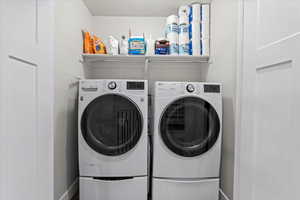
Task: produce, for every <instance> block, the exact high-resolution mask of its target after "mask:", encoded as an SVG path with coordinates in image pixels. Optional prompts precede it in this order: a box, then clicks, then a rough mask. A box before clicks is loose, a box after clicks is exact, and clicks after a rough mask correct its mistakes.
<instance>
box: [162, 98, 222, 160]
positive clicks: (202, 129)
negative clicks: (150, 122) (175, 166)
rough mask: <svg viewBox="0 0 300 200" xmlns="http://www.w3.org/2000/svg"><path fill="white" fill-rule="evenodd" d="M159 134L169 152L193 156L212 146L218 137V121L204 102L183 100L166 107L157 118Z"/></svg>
mask: <svg viewBox="0 0 300 200" xmlns="http://www.w3.org/2000/svg"><path fill="white" fill-rule="evenodd" d="M160 134H161V137H162V139H163V141H164V143H165V144H166V146H167V147H168V148H169V149H170V150H171V151H172V152H174V153H176V154H178V155H180V156H184V157H194V156H198V155H201V154H204V153H206V152H207V151H209V150H210V149H211V148H212V147H213V146H214V144H215V143H216V141H217V140H218V137H219V135H220V119H219V117H218V114H217V112H216V110H215V109H214V108H213V107H212V105H211V104H209V103H208V102H206V101H204V100H203V99H201V98H197V97H185V98H181V99H178V100H176V101H174V102H173V103H171V104H170V105H168V106H167V108H166V109H165V111H164V112H163V114H162V117H161V121H160Z"/></svg>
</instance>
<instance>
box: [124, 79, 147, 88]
mask: <svg viewBox="0 0 300 200" xmlns="http://www.w3.org/2000/svg"><path fill="white" fill-rule="evenodd" d="M144 89H145V83H144V82H132V81H131V82H127V90H144Z"/></svg>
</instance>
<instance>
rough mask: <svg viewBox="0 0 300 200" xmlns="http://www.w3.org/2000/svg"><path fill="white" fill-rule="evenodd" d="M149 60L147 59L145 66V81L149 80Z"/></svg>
mask: <svg viewBox="0 0 300 200" xmlns="http://www.w3.org/2000/svg"><path fill="white" fill-rule="evenodd" d="M149 62H150V60H149V58H146V59H145V66H144V78H145V80H148V72H149Z"/></svg>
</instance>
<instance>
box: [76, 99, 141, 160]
mask: <svg viewBox="0 0 300 200" xmlns="http://www.w3.org/2000/svg"><path fill="white" fill-rule="evenodd" d="M81 130H82V136H83V137H84V139H85V141H86V142H87V144H88V145H89V146H90V147H91V148H92V149H93V150H95V151H96V152H98V153H100V154H103V155H107V156H119V155H122V154H125V153H127V152H129V151H130V150H131V149H133V148H134V147H135V146H136V145H137V143H138V142H139V139H140V138H141V135H142V131H143V117H142V113H141V111H140V109H139V108H138V106H137V105H136V104H135V103H134V102H133V101H132V100H130V99H129V98H127V97H125V96H121V95H117V94H108V95H103V96H100V97H98V98H96V99H94V100H93V101H92V102H91V103H90V104H89V105H88V106H87V107H86V109H85V111H84V113H83V115H82V118H81Z"/></svg>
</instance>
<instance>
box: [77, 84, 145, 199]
mask: <svg viewBox="0 0 300 200" xmlns="http://www.w3.org/2000/svg"><path fill="white" fill-rule="evenodd" d="M78 109H79V114H78V122H79V127H78V129H79V134H78V151H79V173H80V199H81V200H99V199H105V200H123V199H132V200H147V187H148V186H147V185H148V177H147V168H148V162H147V159H148V85H147V81H144V80H82V81H80V83H79V108H78Z"/></svg>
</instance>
